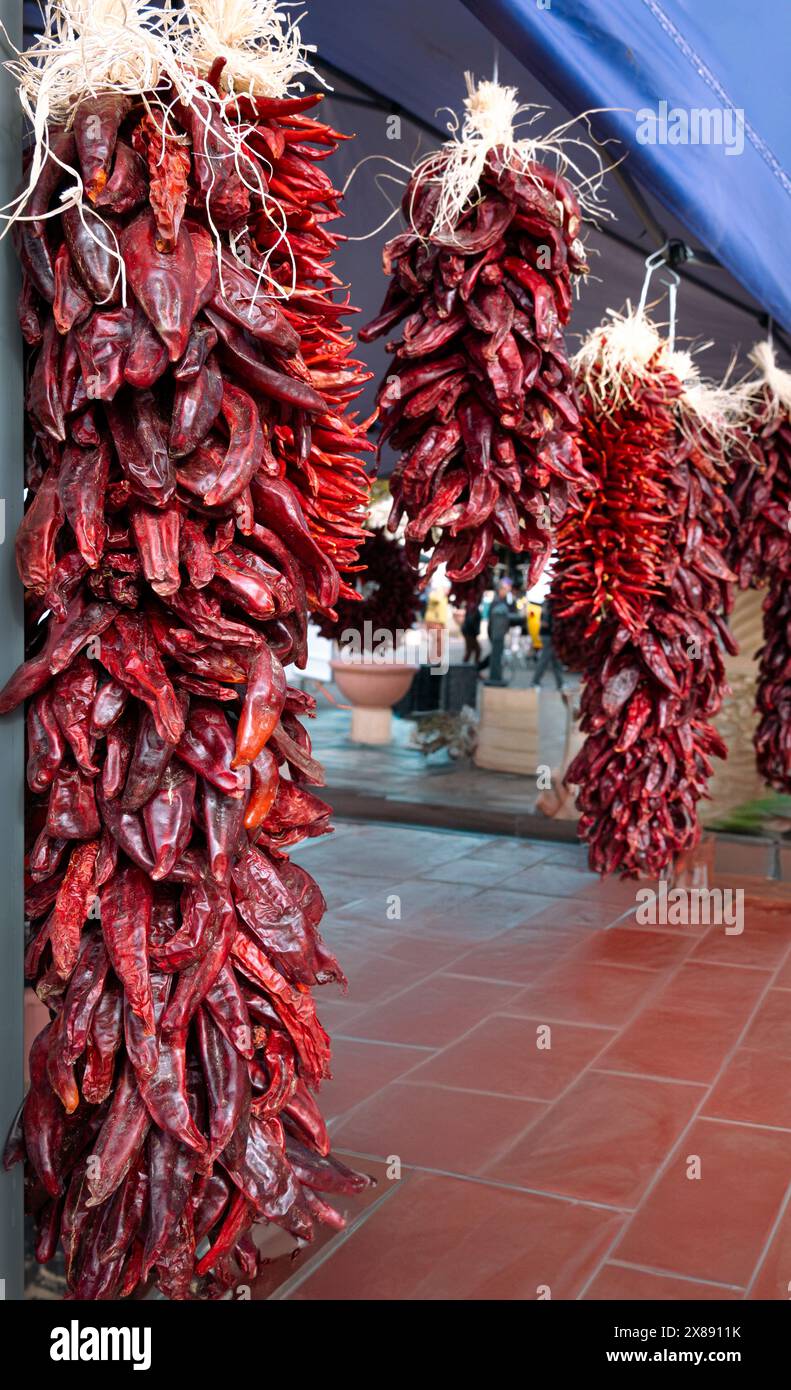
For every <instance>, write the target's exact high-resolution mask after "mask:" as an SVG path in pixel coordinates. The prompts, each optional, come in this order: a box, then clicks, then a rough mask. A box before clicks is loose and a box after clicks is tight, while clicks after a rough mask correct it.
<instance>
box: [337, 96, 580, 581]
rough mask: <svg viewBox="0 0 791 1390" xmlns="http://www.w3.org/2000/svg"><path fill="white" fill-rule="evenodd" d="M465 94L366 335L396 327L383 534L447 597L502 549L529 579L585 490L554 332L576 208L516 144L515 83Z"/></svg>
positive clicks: (392, 256) (433, 159) (390, 253)
mask: <svg viewBox="0 0 791 1390" xmlns="http://www.w3.org/2000/svg"><path fill="white" fill-rule="evenodd" d="M468 87H469V92H470V95H469V96H468V98H467V100H466V102H465V106H466V108H467V118H466V121H465V126H464V131H463V138H462V140H461V141H459V142H453V141H451V142H450V143H449V144H448V145H445V146H443V148H442V149H441V150H439V151H438V152H437V153H436V154H433V155H431V156H429V157H428V159H427V160H424V161H423V162H422V163H421V164H419V165H418V167H417V168H416V169H415V170H414V172H413V173H412V176H411V178H410V181H409V184H408V187H407V190H406V193H405V195H404V199H403V212H404V216H405V218H406V220H407V223H408V230H407V231H405V232H403V233H402V234H401V235H399V236H396V237H395V238H393V240H391V241H390V242H388V244H387V246H386V247H385V252H384V271H385V274H386V275H388V276H390V277H391V283H390V287H389V289H388V291H387V295H386V297H385V300H384V303H383V305H382V309H381V312H380V314H379V316H378V318H376V319H374V321H373V322H372V323H370V324H368V326H367V327H366V328H365V329H363V330H362V332H361V333H360V337H361V338H362V339H363V340H364V341H366V342H369V341H371V340H372V339H374V338H377V337H380V336H381V335H382V334H384V333H388V332H390V331H391V330H392V329H395V327H396V325H398V324H402V327H401V336H400V338H399V339H398V340H397V341H395V342H393V343H392V344H388V350H389V351H391V352H392V353H393V366H392V369H391V370H390V371H389V372H388V374H387V376H386V377H385V379H384V381H383V383H382V385H381V387H380V389H379V396H378V401H379V408H380V417H381V421H382V431H381V437H380V442H381V443H384V442H385V441H388V442H389V443H390V445H391V446H392V447H393V448H395V449H396V450H397V451H398V452H399V454H400V456H401V457H400V459H399V462H398V464H397V466H396V468H395V471H394V473H393V474H392V477H391V479H390V487H391V491H392V495H393V506H392V511H391V514H390V519H389V522H388V526H389V527H390V529H391V530H393V531H395V530H396V529H397V528H398V526H399V524H400V523H401V521H402V520H403V519H406V522H407V525H406V543H407V552H408V554H409V555H410V557H411V559H412V561H413V563H414V564H415V565H417V562H418V560H419V558H420V555H421V552H424V551H425V552H429V553H430V554H431V559H430V563H429V566H428V576H427V577H430V576H431V574H432V573H433V571H434V569H435V568H436V567H437V566H438V565H440V564H444V565H446V566H447V573H448V576H449V578H450V579H451V580H452V581H453V583H454V586H455V588H456V592H457V594H458V593H460V592H462V590H461V588H460V586H464V585H465V584H467V583H468V582H469V581H471V580H474V579H475V578H476V577H477V576H479V575H481V574H482V573H483V571H484V570H485V569H486V568H487V567H488V566H489V565H490V564H491V562H492V558H493V550H494V547H495V545H496V544H500V545H504V546H506V547H507V548H508V549H510V550H512V551H515V552H518V553H525V552H526V553H527V555H528V556H529V574H528V577H527V579H528V583H529V584H532V583H534V582H535V580H536V579H537V578H538V576H539V574H540V573H541V570H542V569H543V567H544V565H545V564H546V561H547V560H548V558H549V555H550V552H551V548H552V535H553V530H554V528H555V527H556V526H557V525H558V524H559V523H560V522H561V521H562V520H563V518H564V517H565V516H566V515H567V513H569V512H573V511H574V510H575V509H577V508H578V507H579V506H580V501H579V492H580V489H581V488H583V487H584V486H585V485H586V484H587V482H588V480H587V479H586V475H585V472H584V470H583V467H582V464H581V460H580V455H579V450H578V448H577V445H576V443H575V440H574V432H575V430H576V429H577V426H578V424H579V415H578V410H577V404H576V401H575V395H574V386H573V382H572V374H571V370H570V367H569V364H568V361H567V358H566V352H565V348H564V343H563V334H562V327H563V325H564V324H566V323H567V322H568V320H569V315H570V312H571V301H572V290H573V285H574V282H575V279H576V278H577V277H578V276H581V275H584V274H585V273H586V271H587V265H586V263H585V255H584V249H583V247H582V244H581V242H580V240H579V231H580V209H579V206H578V202H577V198H576V196H575V194H574V192H573V191H572V188H571V186H570V184H569V183H568V182H567V181H566V179H565V178H563V177H561V176H560V174H559V173H556V172H553V171H552V170H550V169H549V168H548V167H547V166H546V165H545V164H543V163H539V162H537V161H536V159H535V158H533V157H531V155H532V153H533V152H532V151H529V150H526V149H525V146H523V145H522V144H521V143H520V142H514V141H513V139H512V136H511V123H512V120H513V116H514V115H515V113H516V111H517V109H518V108H517V106H516V101H515V97H514V93H513V89H510V88H501V87H499V86H498V85H497V84H496V83H491V82H483V83H481V84H480V85H479V87H478V88H476V89H474V88H473V87H472V85H471V81H470V79H469V77H468ZM498 120H499V128H497V123H498ZM526 143H527V142H525V145H526ZM466 166H468V167H466ZM459 170H461V179H462V185H461V187H462V193H461V195H460V196H456V198H455V205H454V206H453V207H452V208H451V209H450V210H449V201H450V203H453V202H454V200H453V196H452V195H453V193H454V191H455V183H454V180H456V181H457V175H458V173H459Z"/></svg>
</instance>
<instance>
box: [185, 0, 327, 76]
mask: <svg viewBox="0 0 791 1390" xmlns="http://www.w3.org/2000/svg"><path fill="white" fill-rule="evenodd" d="M174 39H175V43H176V46H177V48H178V50H179V52H180V53H181V54H182V56H183V59H184V61H185V63H191V64H193V65H194V67H195V68H196V70H197V72H198V73H199V74H200V75H201V76H205V75H207V74H208V73H210V72H212V70H213V69H214V70H216V69H217V67H218V60H219V59H222V60H223V66H222V70H221V71H220V72H219V74H218V81H219V85H220V87H221V88H222V90H223V91H225V92H228V93H229V94H230V95H236V94H240V93H245V94H246V95H248V96H251V97H254V96H260V97H270V98H278V97H282V96H285V95H286V93H287V92H290V91H292V90H297V91H302V90H303V84H302V83H301V82H297V80H296V79H297V75H298V74H299V73H310V74H311V76H312V77H314V78H315V79H316V80H317V81H319V82H321V81H322V80H323V79H322V78H321V77H320V76H319V74H318V73H317V72H316V71H315V69H314V68H313V67H312V66H311V64H310V62H309V59H308V54H309V53H314V52H315V45H313V44H304V43H303V42H302V36H301V34H300V31H299V25H298V21H296V20H292V19H291V18H290V17H289V16H288V15H287V14H285V13H284V12H283V10H280V9H278V6H277V0H190V3H189V5H188V6H187V7H186V8H185V9H184V10H183V11H181V13H180V14H179V15H178V16H176V19H175V25H174Z"/></svg>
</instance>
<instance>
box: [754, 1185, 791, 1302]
mask: <svg viewBox="0 0 791 1390" xmlns="http://www.w3.org/2000/svg"><path fill="white" fill-rule="evenodd" d="M789 1200H791V1182H789V1184H788V1187H787V1188H786V1194H785V1197H784V1199H783V1201H782V1202H781V1204H780V1210H779V1211H778V1213H777V1216H776V1217H775V1220H774V1222H773V1223H772V1228H771V1230H770V1231H769V1234H768V1235H767V1237H766V1240H765V1242H764V1245H763V1247H762V1249H761V1253H760V1255H759V1256H758V1259H757V1261H756V1264H755V1268H754V1269H753V1272H752V1274H751V1275H750V1278H749V1279H748V1281H747V1286H746V1294H747V1297H749V1295H750V1294H751V1293H752V1291H753V1288H754V1286H755V1283H756V1280H757V1279H758V1275H759V1274H760V1272H761V1267H762V1265H763V1262H764V1260H765V1259H766V1256H767V1255H768V1253H769V1250H770V1248H771V1245H772V1241H773V1240H774V1238H775V1236H776V1235H777V1232H778V1231H779V1230H780V1227H781V1225H782V1223H783V1218H784V1217H785V1214H786V1211H787V1210H788V1206H789Z"/></svg>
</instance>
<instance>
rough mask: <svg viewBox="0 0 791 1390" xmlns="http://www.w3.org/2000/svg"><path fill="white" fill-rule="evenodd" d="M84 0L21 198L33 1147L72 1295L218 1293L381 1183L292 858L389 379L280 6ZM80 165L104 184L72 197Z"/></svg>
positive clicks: (56, 51)
mask: <svg viewBox="0 0 791 1390" xmlns="http://www.w3.org/2000/svg"><path fill="white" fill-rule="evenodd" d="M91 9H92V13H91V15H88V16H85V15H84V14H83V13H82V11H80V14H81V22H78V21H77V19H75V14H76V13H77V10H76V8H75V7H73V6H70V5H69V3H68V0H65V3H64V4H63V5H62V6H61V7H60V8H59V9H57V10H56V15H55V18H56V21H57V23H58V24H59V25H60V30H59V33H55V34H53V35H52V36H51V41H50V42H48V43H46V44H45V45H44V52H43V54H41V55H40V56H42V57H43V59H44V62H43V65H41V66H40V67H39V68H37V69H36V68H35V67H34V66H33V65H31V63H30V62H29V61H28V60H26V59H22V60H20V62H19V63H18V64H16V65H15V70H16V72H17V75H18V77H19V79H20V82H21V85H22V89H23V92H24V94H25V95H26V96H27V98H28V99H29V105H30V107H31V109H34V114H35V120H36V128H37V131H38V133H39V135H41V133H42V131H41V127H42V124H46V126H47V130H46V134H47V138H48V142H49V150H50V151H51V155H50V157H49V158H46V159H45V160H44V162H43V166H42V167H41V168H40V169H38V167H37V166H34V165H31V166H30V170H29V172H28V176H27V177H28V180H29V182H30V183H31V184H32V194H31V196H30V197H29V199H28V200H27V203H25V201H24V198H23V201H22V202H21V203H20V204H19V207H21V208H23V209H24V210H25V212H26V214H27V213H30V212H32V213H33V214H35V215H37V217H38V218H39V219H40V220H37V221H32V222H31V221H19V222H17V223H15V236H16V241H17V247H18V250H19V254H20V259H21V262H22V269H23V288H22V296H21V299H20V321H21V323H22V328H23V333H24V335H25V339H26V342H27V344H28V395H27V406H28V417H29V424H30V436H31V444H30V451H29V457H28V461H27V486H28V505H27V510H26V513H25V518H24V521H23V523H22V526H21V527H20V530H19V534H18V537H17V547H16V553H17V563H18V568H19V573H20V576H21V578H22V582H23V584H24V585H25V587H26V589H27V591H28V596H29V599H30V607H29V614H28V637H29V649H28V650H29V655H28V659H27V661H26V662H25V664H24V665H23V666H22V667H21V668H20V670H19V671H17V672H16V673H15V674H14V675H13V676H12V677H11V679H10V680H9V681H8V683H7V684H6V686H5V687H4V689H3V690H2V692H0V711H6V710H10V709H12V708H14V706H15V705H17V704H19V703H20V702H21V701H23V700H28V701H29V704H28V713H27V729H28V766H27V780H28V787H29V792H30V794H29V796H28V799H27V808H26V811H27V839H28V845H27V847H28V857H27V879H26V886H27V897H26V910H27V916H28V919H29V921H30V923H31V941H30V946H29V949H28V952H27V958H26V971H27V975H28V978H29V979H30V980H31V982H32V983H33V984H34V985H35V988H36V989H37V991H38V994H39V997H40V998H41V999H42V1000H44V1001H45V1002H46V1004H47V1005H48V1007H49V1010H50V1015H51V1021H50V1023H49V1024H48V1025H47V1026H46V1028H45V1029H44V1030H43V1031H42V1033H41V1034H40V1035H39V1037H38V1038H37V1040H36V1042H35V1044H34V1046H33V1051H32V1054H31V1087H30V1090H29V1092H28V1095H27V1097H26V1099H25V1102H24V1107H23V1111H22V1119H21V1129H20V1130H19V1131H18V1132H17V1133H16V1134H15V1135H13V1136H12V1137H11V1139H10V1141H9V1146H8V1148H7V1153H6V1159H7V1162H12V1161H15V1160H16V1159H18V1158H21V1157H24V1159H25V1162H26V1192H27V1196H28V1203H29V1206H30V1209H31V1211H32V1212H33V1213H34V1215H35V1218H36V1222H37V1230H38V1245H37V1249H38V1253H39V1257H40V1258H41V1259H49V1258H51V1256H52V1254H53V1252H54V1249H55V1246H56V1243H57V1241H58V1239H59V1240H60V1242H61V1244H62V1247H63V1250H64V1254H65V1258H66V1270H67V1278H68V1283H69V1291H70V1296H72V1297H76V1298H80V1299H94V1298H117V1297H124V1296H127V1295H129V1294H132V1293H133V1292H134V1291H135V1290H136V1289H138V1288H139V1287H140V1285H141V1283H142V1282H143V1281H145V1280H146V1279H147V1278H148V1277H149V1275H152V1276H153V1277H154V1278H155V1279H156V1281H157V1282H158V1284H159V1287H160V1289H161V1290H162V1291H163V1292H164V1293H165V1294H166V1295H167V1296H169V1297H173V1298H185V1297H188V1296H191V1295H192V1294H195V1293H199V1294H204V1295H208V1296H220V1295H222V1293H223V1292H224V1291H225V1290H226V1289H228V1288H229V1287H231V1286H232V1285H233V1284H234V1283H235V1282H236V1281H237V1280H238V1279H239V1278H240V1277H242V1276H244V1278H245V1279H248V1280H249V1279H250V1278H251V1277H253V1276H254V1275H255V1273H256V1270H257V1267H258V1255H257V1252H256V1251H255V1247H254V1246H253V1244H252V1242H251V1240H250V1238H249V1231H250V1228H251V1226H252V1224H253V1223H254V1222H256V1221H260V1220H266V1221H272V1222H276V1223H277V1224H279V1225H281V1226H283V1227H284V1228H285V1229H286V1230H287V1231H289V1232H291V1233H292V1234H293V1235H295V1236H297V1237H298V1238H299V1239H301V1240H309V1239H311V1238H312V1234H313V1226H314V1221H316V1220H318V1221H320V1222H322V1221H323V1222H327V1223H329V1224H330V1225H331V1226H332V1227H333V1228H336V1229H337V1228H338V1226H339V1225H342V1218H340V1217H339V1216H338V1214H337V1213H336V1212H334V1211H333V1210H332V1209H331V1208H330V1207H329V1206H327V1205H326V1204H325V1203H323V1202H322V1201H321V1200H320V1199H319V1198H318V1197H317V1196H316V1195H315V1194H316V1191H317V1190H318V1191H334V1192H344V1193H345V1192H355V1191H358V1190H359V1189H360V1188H362V1187H364V1186H366V1185H367V1183H368V1182H369V1179H368V1178H366V1177H362V1176H360V1175H359V1174H355V1173H351V1172H350V1171H349V1170H347V1169H345V1168H344V1167H343V1166H342V1165H340V1164H338V1163H336V1162H335V1160H334V1159H332V1158H331V1157H330V1156H329V1154H328V1147H329V1145H328V1140H327V1136H326V1132H325V1131H324V1129H323V1125H322V1124H321V1121H320V1118H319V1117H318V1111H317V1110H316V1109H315V1105H314V1103H313V1101H312V1100H311V1099H310V1096H309V1093H308V1089H307V1088H308V1087H316V1086H318V1085H319V1083H320V1082H321V1080H322V1079H323V1078H324V1077H326V1076H327V1074H328V1067H329V1040H328V1038H327V1035H326V1033H325V1032H324V1030H323V1028H322V1027H321V1024H320V1023H319V1020H318V1018H317V1016H316V1012H315V1007H314V1003H313V999H312V995H311V993H310V989H311V987H312V986H313V985H314V984H318V983H323V982H325V981H332V980H342V979H343V976H342V974H341V970H340V967H339V966H338V964H337V962H336V961H335V960H334V958H333V957H332V955H331V953H330V952H329V951H328V950H327V948H326V947H325V946H324V944H323V943H322V941H321V937H320V935H319V932H318V924H319V921H320V919H321V916H322V914H323V912H324V909H325V903H324V899H323V897H322V895H321V892H320V890H319V888H318V886H317V885H316V884H315V883H314V882H313V880H312V878H311V877H310V875H309V874H308V873H306V871H305V870H303V869H301V868H298V867H297V866H295V865H292V864H290V862H289V860H288V857H287V854H286V852H285V851H286V849H287V848H288V847H289V846H290V845H293V844H296V843H298V842H299V840H301V839H303V838H304V837H305V836H308V835H317V834H322V833H325V832H327V831H328V830H330V829H331V827H330V824H329V808H328V807H327V806H325V804H324V803H323V802H321V801H319V799H318V798H317V797H315V796H313V794H312V793H311V792H310V791H309V790H307V787H306V786H305V785H304V784H305V783H314V784H315V783H319V782H320V781H321V780H322V777H321V770H320V768H319V767H318V764H317V763H316V762H315V760H314V759H313V758H312V757H311V753H310V738H309V736H308V734H307V731H306V729H305V728H304V726H303V724H302V722H301V718H302V716H304V715H307V716H310V715H311V714H312V713H313V710H314V707H315V705H314V701H313V700H312V698H311V697H310V696H308V695H306V694H304V693H302V692H301V691H298V690H294V689H292V688H291V687H289V686H288V684H287V681H286V676H285V674H284V669H283V668H284V665H285V664H286V663H289V662H292V661H294V662H296V663H297V664H298V665H304V661H305V656H306V627H307V611H308V609H309V608H310V609H314V610H319V611H320V612H321V613H322V614H324V615H328V614H332V612H333V605H334V604H335V602H336V600H337V598H338V595H339V594H340V593H341V592H342V591H343V590H344V588H345V585H344V581H343V580H342V578H341V573H340V572H341V571H344V570H347V569H351V570H354V569H355V567H356V563H357V552H358V547H359V544H360V542H361V540H362V539H363V536H364V532H363V529H362V520H363V517H364V515H365V507H366V501H367V483H366V477H365V471H364V467H363V464H362V463H361V462H360V460H359V454H360V452H361V451H362V450H365V449H366V448H368V447H370V446H368V445H367V444H366V440H365V432H364V426H363V425H361V424H360V423H359V422H358V421H357V419H356V417H355V415H354V414H353V413H351V412H350V410H349V403H350V402H351V400H352V399H353V397H354V396H355V395H356V394H357V393H358V392H359V390H360V389H361V384H362V382H364V380H365V374H364V373H363V372H362V371H361V370H360V366H359V364H358V363H357V362H355V361H354V360H353V358H352V356H351V353H352V351H353V343H352V340H351V338H349V337H348V336H346V335H345V333H344V330H343V329H342V327H341V326H340V322H341V319H342V318H343V316H344V315H345V314H346V312H347V311H348V304H347V303H346V302H345V300H343V301H340V302H339V301H338V300H337V298H336V297H335V294H334V286H335V283H336V281H335V277H334V276H333V274H332V271H331V269H330V264H329V263H328V257H329V256H330V254H331V252H332V249H333V247H334V245H335V244H336V242H337V237H336V236H335V235H334V234H333V233H331V232H330V231H328V230H327V223H328V222H329V221H330V220H331V219H332V218H333V217H334V216H335V215H336V213H337V211H338V194H337V193H336V191H335V190H334V188H333V187H332V184H331V182H330V180H329V179H328V178H327V176H326V175H325V174H324V173H323V172H321V171H320V170H319V169H318V168H317V166H316V159H317V158H323V157H324V156H325V155H326V154H329V153H331V152H332V150H333V149H334V148H335V146H336V143H337V139H338V138H339V137H337V136H336V135H335V133H334V132H333V131H332V130H331V129H330V128H329V127H328V126H326V125H324V124H322V123H320V122H318V121H316V120H315V119H314V118H313V117H312V116H310V115H309V114H307V113H308V111H309V109H310V108H311V107H314V106H315V105H316V104H317V102H318V101H319V100H320V98H319V97H318V96H315V97H314V96H301V95H300V96H298V97H293V96H289V95H288V94H287V87H288V83H289V82H290V81H291V79H292V78H293V72H294V67H295V62H296V61H297V60H298V59H299V56H300V50H299V44H298V35H296V37H295V34H296V31H295V30H294V29H293V28H291V27H290V26H288V25H286V26H282V25H281V29H280V32H281V39H282V42H283V44H284V45H285V48H284V50H283V52H280V53H279V52H278V50H277V43H276V34H277V31H278V25H279V24H280V21H279V20H278V18H277V15H276V14H275V12H274V8H273V6H272V5H270V4H265V5H263V6H260V7H258V9H257V10H256V9H255V7H254V8H253V10H251V12H250V17H251V21H252V20H255V19H256V16H258V18H259V19H260V20H261V26H262V27H261V29H260V31H257V30H256V28H255V24H252V28H251V31H250V37H249V40H247V41H246V42H245V44H244V45H243V48H242V49H241V50H239V51H238V52H236V63H237V66H236V68H235V67H234V61H235V59H234V52H235V50H234V45H233V42H232V40H231V38H230V36H229V38H228V42H227V43H226V44H225V46H224V54H225V57H224V58H223V59H219V60H218V61H217V62H216V63H215V62H213V61H212V62H211V63H209V64H206V63H205V62H204V56H205V55H204V52H203V32H204V31H203V29H202V28H201V25H203V24H204V23H205V24H208V25H209V30H210V32H211V33H212V34H213V35H214V41H216V42H221V41H222V35H223V32H224V30H223V15H222V13H221V7H219V6H217V5H213V4H212V3H211V0H201V3H200V4H197V5H196V7H195V10H194V11H193V12H189V11H188V12H187V13H186V17H185V16H184V14H183V13H182V15H181V16H180V17H171V18H170V19H168V17H166V16H159V17H157V15H156V14H155V13H152V15H149V16H148V20H147V22H146V18H145V16H144V15H143V14H142V13H141V12H140V11H139V7H138V6H136V5H134V4H127V5H125V6H124V7H123V14H122V15H121V16H120V18H119V15H118V14H116V13H115V11H114V9H113V6H112V5H109V6H108V5H105V4H103V3H101V2H100V0H97V3H96V5H95V6H93V7H91ZM171 24H173V25H177V26H180V27H178V28H177V29H170V28H169V25H171ZM152 26H153V27H152ZM157 26H159V27H157ZM257 35H258V38H259V39H260V42H259V41H257ZM273 45H274V46H273ZM214 56H215V55H212V59H213V58H214ZM48 58H49V59H51V60H54V66H49V65H48V62H47V59H48ZM86 64H88V65H89V66H88V67H86V66H85V65H86ZM102 64H103V65H104V66H103V67H102ZM54 71H57V74H58V85H57V87H56V88H53V86H52V80H51V73H52V72H54ZM124 76H126V78H127V79H128V81H126V82H124V80H123V79H124ZM70 80H73V81H76V82H77V83H78V84H79V83H82V88H83V89H84V90H88V89H90V90H92V91H93V93H94V95H92V96H90V97H87V96H85V95H84V90H83V89H80V88H79V86H78V88H77V89H76V90H75V91H74V92H73V93H72V96H73V97H74V100H73V101H71V100H69V90H68V88H69V81H70ZM114 83H115V84H117V85H118V84H123V85H124V88H125V90H124V91H122V92H119V91H118V90H117V85H116V89H114V86H113V84H114ZM240 93H241V94H240ZM36 97H38V98H39V101H40V104H38V103H37V102H36ZM58 103H60V105H59V104H58ZM66 118H67V121H68V124H67V125H66V124H65V121H66ZM38 150H39V146H38V145H37V146H36V155H35V156H34V159H37V158H38ZM55 155H57V157H58V160H59V161H60V162H56V160H55ZM75 172H77V173H78V174H79V176H80V177H81V180H82V188H83V193H84V196H83V199H82V202H80V201H79V199H78V198H75V197H74V196H72V198H69V197H67V198H66V199H65V206H66V211H65V212H63V213H62V215H56V216H50V217H47V218H46V219H45V214H46V213H57V212H58V210H59V209H60V208H61V195H62V193H64V192H65V191H67V190H68V189H69V188H72V187H73V185H74V173H75ZM47 610H49V616H48V617H46V616H45V614H46V612H47ZM97 902H98V917H99V921H98V922H97V921H96V920H95V919H96V917H97V909H96V906H95V904H96V903H97ZM202 1243H203V1244H202ZM199 1245H201V1246H202V1249H201V1256H200V1258H199V1257H198V1254H197V1250H198V1247H199ZM204 1251H205V1253H204Z"/></svg>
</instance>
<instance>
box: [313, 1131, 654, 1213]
mask: <svg viewBox="0 0 791 1390" xmlns="http://www.w3.org/2000/svg"><path fill="white" fill-rule="evenodd" d="M338 1153H340V1154H343V1156H344V1157H345V1158H353V1159H354V1160H355V1162H356V1163H365V1162H369V1163H384V1162H386V1159H384V1158H382V1156H381V1155H380V1154H372V1153H366V1152H365V1151H364V1150H359V1149H348V1148H339V1149H338ZM401 1166H402V1168H403V1169H404V1170H406V1171H407V1172H412V1173H427V1174H428V1175H429V1176H430V1177H435V1178H447V1179H448V1180H449V1181H453V1182H468V1183H473V1184H474V1185H476V1186H477V1187H496V1188H497V1189H498V1190H499V1191H502V1192H516V1193H522V1194H523V1195H525V1196H528V1197H546V1198H548V1199H549V1200H551V1201H553V1202H563V1203H565V1204H566V1206H571V1207H590V1208H593V1209H595V1210H596V1211H607V1212H612V1213H613V1214H614V1215H616V1216H629V1215H631V1211H632V1208H631V1207H616V1206H613V1205H612V1204H611V1203H609V1202H597V1201H594V1200H593V1199H592V1198H590V1197H573V1196H571V1195H570V1194H569V1193H568V1192H552V1191H550V1189H549V1188H543V1187H524V1186H521V1185H520V1184H519V1183H510V1182H503V1181H502V1180H501V1179H499V1178H493V1177H489V1176H487V1174H486V1173H454V1172H453V1170H452V1169H451V1168H432V1167H430V1166H429V1165H428V1164H424V1163H402V1165H401Z"/></svg>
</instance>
